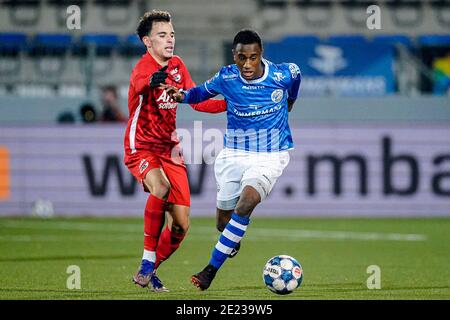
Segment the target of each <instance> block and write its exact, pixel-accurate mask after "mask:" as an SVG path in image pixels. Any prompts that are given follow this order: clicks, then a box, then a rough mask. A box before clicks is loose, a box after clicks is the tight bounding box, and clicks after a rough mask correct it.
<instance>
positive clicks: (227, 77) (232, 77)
mask: <svg viewBox="0 0 450 320" xmlns="http://www.w3.org/2000/svg"><path fill="white" fill-rule="evenodd" d="M237 77H238V75H237V74H234V73H233V74H224V75H222V79H223V80H232V79H236V78H237Z"/></svg>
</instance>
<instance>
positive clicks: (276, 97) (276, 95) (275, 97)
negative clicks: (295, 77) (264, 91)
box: [271, 89, 283, 103]
mask: <svg viewBox="0 0 450 320" xmlns="http://www.w3.org/2000/svg"><path fill="white" fill-rule="evenodd" d="M271 98H272V101H273V102H275V103H278V102H280V101H281V100H283V90H281V89H276V90H273V92H272V95H271Z"/></svg>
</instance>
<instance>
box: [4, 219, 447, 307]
mask: <svg viewBox="0 0 450 320" xmlns="http://www.w3.org/2000/svg"><path fill="white" fill-rule="evenodd" d="M142 223H143V222H142V219H140V218H51V219H39V218H0V299H107V300H110V299H171V300H173V299H183V300H186V299H192V300H201V299H213V300H219V299H221V300H243V299H258V300H270V299H284V300H288V299H295V300H304V299H320V300H322V299H450V267H449V266H450V219H448V218H430V219H422V218H408V219H406V218H405V219H369V218H358V219H356V218H339V219H337V218H320V219H319V218H281V217H279V218H259V217H258V216H257V215H256V214H255V217H253V219H252V221H251V225H250V227H249V229H248V231H247V234H246V237H245V238H244V240H243V242H242V248H241V252H240V253H239V254H238V255H237V256H236V257H235V258H234V259H229V260H228V261H226V263H225V264H224V266H223V268H222V269H221V270H220V271H219V273H218V275H217V277H216V279H215V281H214V282H213V284H212V286H211V287H210V288H209V289H208V290H207V291H203V292H202V291H198V290H197V289H196V288H195V287H194V286H193V285H191V283H190V282H189V280H190V276H191V275H192V274H193V273H195V272H197V271H199V270H201V269H202V268H203V267H204V265H205V264H206V263H207V262H208V260H209V256H210V253H211V250H212V248H213V246H214V245H215V243H216V242H217V239H218V232H217V231H216V230H215V222H214V220H213V219H210V218H193V219H192V220H191V229H190V230H189V234H188V236H187V238H186V239H185V241H184V242H183V244H182V246H181V247H180V249H179V250H178V251H177V252H176V253H175V254H174V255H173V256H172V257H171V258H170V259H169V260H168V261H166V262H165V263H163V264H162V265H161V267H160V270H159V272H158V274H159V275H160V277H161V279H162V280H163V282H164V284H165V285H166V286H167V287H168V288H169V289H170V290H171V292H169V293H162V294H161V293H160V294H156V293H153V292H150V291H148V290H146V289H142V288H140V287H137V286H135V285H133V284H132V282H131V276H132V274H133V273H134V272H135V270H136V269H137V266H138V263H139V261H140V258H141V255H142V229H143V224H142ZM278 254H288V255H291V256H293V257H295V258H296V259H297V260H298V261H299V262H300V263H301V265H302V267H303V270H304V279H303V283H302V286H301V287H300V288H299V289H297V290H296V291H295V292H294V293H292V294H290V295H286V296H278V295H276V294H274V293H272V292H270V291H269V290H268V289H267V288H266V287H265V286H264V284H263V280H262V269H263V266H264V264H265V262H266V261H267V260H268V259H269V258H270V257H272V256H274V255H278ZM70 265H77V266H79V267H80V270H81V289H79V290H77V289H74V290H69V289H67V286H66V283H67V279H68V277H69V276H70V274H68V273H67V272H66V271H67V268H68V266H70ZM370 265H377V266H379V267H380V270H381V289H372V290H369V289H368V288H367V279H368V278H369V277H370V276H371V274H369V273H367V267H368V266H370Z"/></svg>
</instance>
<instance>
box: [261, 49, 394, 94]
mask: <svg viewBox="0 0 450 320" xmlns="http://www.w3.org/2000/svg"><path fill="white" fill-rule="evenodd" d="M264 51H265V53H264V56H265V57H266V58H267V59H269V60H271V61H273V62H275V63H281V62H294V63H296V64H298V66H299V67H300V70H301V71H302V75H303V83H302V86H301V95H303V96H324V95H336V96H383V95H387V94H390V93H393V92H394V91H395V82H394V72H393V64H394V49H393V48H392V47H391V46H388V45H383V44H374V43H367V44H361V43H355V44H339V45H336V44H327V43H317V44H311V43H305V44H302V43H301V42H296V41H281V42H266V43H265V46H264Z"/></svg>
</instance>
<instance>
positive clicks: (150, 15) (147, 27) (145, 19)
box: [136, 10, 172, 41]
mask: <svg viewBox="0 0 450 320" xmlns="http://www.w3.org/2000/svg"><path fill="white" fill-rule="evenodd" d="M171 19H172V17H171V15H170V13H169V12H168V11H161V10H152V11H148V12H146V13H145V14H144V15H143V16H142V17H141V19H140V20H139V24H138V27H137V29H136V33H137V35H138V36H139V39H141V41H142V38H143V37H145V36H148V35H149V34H150V32H151V31H152V26H153V22H161V21H163V22H170V21H171Z"/></svg>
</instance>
